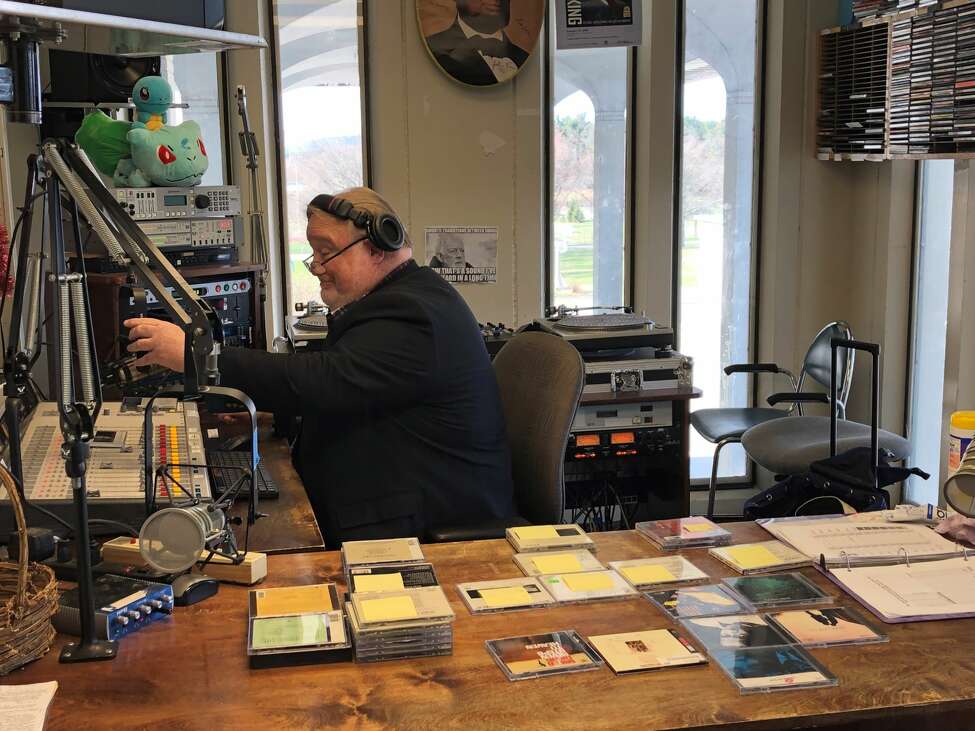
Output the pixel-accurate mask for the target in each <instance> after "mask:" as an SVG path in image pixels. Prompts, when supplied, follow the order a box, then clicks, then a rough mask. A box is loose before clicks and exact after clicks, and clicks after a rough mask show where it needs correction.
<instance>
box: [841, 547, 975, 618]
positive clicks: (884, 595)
mask: <svg viewBox="0 0 975 731" xmlns="http://www.w3.org/2000/svg"><path fill="white" fill-rule="evenodd" d="M833 576H834V577H835V578H836V580H837V581H838V582H839V583H840V584H841V585H842V586H843V587H844V588H846V589H847V590H848V591H850V592H852V593H853V594H855V595H856V596H857V597H858V598H859V599H860V600H861V601H863V602H864V603H866V604H867V605H868V606H870V607H872V608H873V609H875V610H876V611H877V612H878V613H879V614H880V615H881V616H883V617H884V618H886V619H902V618H906V617H932V618H933V617H941V616H944V617H951V616H958V615H966V614H973V613H975V560H968V561H966V560H965V559H964V558H951V559H945V560H943V561H925V562H922V563H914V564H911V565H910V566H907V565H905V564H900V565H896V566H865V567H862V568H854V569H852V570H847V569H843V568H840V569H837V570H835V571H834V572H833Z"/></svg>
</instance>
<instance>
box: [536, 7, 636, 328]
mask: <svg viewBox="0 0 975 731" xmlns="http://www.w3.org/2000/svg"><path fill="white" fill-rule="evenodd" d="M554 12H555V7H554V5H552V8H551V10H549V11H548V12H547V14H546V18H545V27H546V29H547V30H546V34H545V46H546V53H545V68H544V71H543V78H542V95H543V97H542V98H543V111H542V139H543V143H542V165H543V166H544V175H543V184H542V189H543V195H544V199H545V201H544V205H543V207H542V213H543V215H544V216H545V220H544V221H543V222H542V234H543V240H544V250H543V252H542V272H543V276H544V279H545V281H544V286H543V308H544V312H545V313H546V314H547V313H548V312H549V311H551V309H552V308H553V307H554V303H553V291H552V261H553V259H554V257H553V255H552V246H553V245H554V244H555V228H554V226H553V225H552V213H553V211H554V207H553V206H552V192H553V190H554V186H553V184H552V179H553V177H554V174H555V155H554V145H553V139H552V138H553V135H552V123H553V122H554V121H555V110H554V105H553V104H552V92H553V90H554V87H555V83H554V79H555V54H556V53H557V52H558V48H556V41H555V22H554V21H553V20H552V18H553V15H554ZM637 52H638V49H637V47H636V46H629V47H627V48H626V87H627V90H626V147H625V151H624V160H625V165H624V168H623V175H624V181H625V182H624V201H623V302H622V304H623V306H624V307H632V306H633V297H634V292H635V291H636V269H635V263H636V262H635V258H636V257H635V253H634V247H633V231H634V229H635V220H636V213H635V209H634V206H633V192H634V189H633V178H634V174H635V171H636V159H635V155H636V145H635V144H634V140H633V130H634V129H636V127H635V119H636V115H637V106H636V100H637V96H636V91H637V74H636V70H637ZM603 304H606V303H603Z"/></svg>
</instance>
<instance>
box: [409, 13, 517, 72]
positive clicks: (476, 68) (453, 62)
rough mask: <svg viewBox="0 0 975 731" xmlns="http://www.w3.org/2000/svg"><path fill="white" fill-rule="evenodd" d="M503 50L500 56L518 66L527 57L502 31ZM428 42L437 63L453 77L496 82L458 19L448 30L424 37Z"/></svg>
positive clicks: (489, 68)
mask: <svg viewBox="0 0 975 731" xmlns="http://www.w3.org/2000/svg"><path fill="white" fill-rule="evenodd" d="M501 36H502V38H503V39H504V40H503V41H502V44H503V47H502V48H503V50H502V51H501V53H500V54H499V57H502V58H510V59H511V60H512V61H514V63H515V65H516V66H517V67H518V68H521V66H522V64H524V63H525V61H527V60H528V52H527V51H525V50H524V49H523V48H521V47H520V46H517V45H515V44H514V43H512V42H511V39H510V38H508V35H507V34H506V33H504V32H502V33H501ZM426 40H427V46H428V47H429V48H430V52H431V53H432V54H433V56H434V58H436V59H437V63H439V64H440V65H441V67H443V69H444V71H446V72H447V73H449V74H450V75H451V76H453V77H454V78H455V79H458V80H460V81H463V82H464V83H465V84H473V85H475V86H490V85H492V84H497V83H498V79H497V77H496V76H495V75H494V72H493V71H491V67H490V66H488V64H487V62H486V61H485V60H484V59H483V58H482V57H481V55H480V54H479V53H478V52H477V48H476V47H475V45H474V44H473V43H472V40H473V39H470V38H468V37H467V36H465V35H464V31H462V30H461V29H460V25H459V24H458V23H457V21H456V20H455V21H454V24H453V25H452V26H450V27H449V28H448V29H447V30H445V31H441V32H440V33H434V34H433V35H432V36H428V37H427V39H426Z"/></svg>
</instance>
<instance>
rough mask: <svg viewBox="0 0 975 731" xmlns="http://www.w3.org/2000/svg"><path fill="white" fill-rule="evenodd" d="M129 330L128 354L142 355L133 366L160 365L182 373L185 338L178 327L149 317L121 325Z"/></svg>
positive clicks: (131, 320)
mask: <svg viewBox="0 0 975 731" xmlns="http://www.w3.org/2000/svg"><path fill="white" fill-rule="evenodd" d="M122 324H123V325H124V326H125V327H127V328H129V340H130V342H129V347H128V351H129V352H130V353H143V354H144V355H143V356H142V357H141V358H139V359H138V360H137V361H136V362H135V364H136V365H137V366H144V365H161V366H163V367H165V368H169V369H170V370H174V371H176V372H177V373H182V372H183V353H184V349H185V338H184V336H183V331H182V330H181V329H180V328H179V325H174V324H173V323H171V322H166V321H165V320H156V319H153V318H150V317H136V318H133V319H130V320H126V321H125V322H124V323H122Z"/></svg>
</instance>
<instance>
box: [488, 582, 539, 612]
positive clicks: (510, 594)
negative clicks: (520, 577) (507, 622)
mask: <svg viewBox="0 0 975 731" xmlns="http://www.w3.org/2000/svg"><path fill="white" fill-rule="evenodd" d="M481 599H483V600H484V603H485V604H487V605H488V606H489V607H515V606H524V605H525V604H531V597H529V596H528V592H527V591H525V587H523V586H511V587H504V588H500V589H481Z"/></svg>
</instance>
